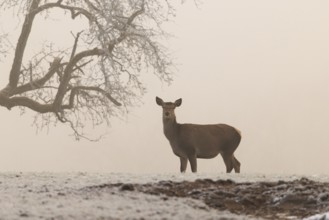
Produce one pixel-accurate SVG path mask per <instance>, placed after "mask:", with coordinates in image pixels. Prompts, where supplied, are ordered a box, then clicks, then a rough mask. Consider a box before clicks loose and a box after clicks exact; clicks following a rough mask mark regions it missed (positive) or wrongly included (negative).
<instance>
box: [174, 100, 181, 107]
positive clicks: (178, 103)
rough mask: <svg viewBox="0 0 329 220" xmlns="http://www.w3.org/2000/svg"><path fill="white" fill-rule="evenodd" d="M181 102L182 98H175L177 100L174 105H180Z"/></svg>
mask: <svg viewBox="0 0 329 220" xmlns="http://www.w3.org/2000/svg"><path fill="white" fill-rule="evenodd" d="M181 104H182V99H177V100H176V101H175V105H176V107H178V106H180V105H181Z"/></svg>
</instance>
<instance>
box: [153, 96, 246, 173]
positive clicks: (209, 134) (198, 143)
mask: <svg viewBox="0 0 329 220" xmlns="http://www.w3.org/2000/svg"><path fill="white" fill-rule="evenodd" d="M156 103H157V104H158V105H160V106H162V109H163V114H162V120H163V131H164V134H165V136H166V138H167V139H168V140H169V143H170V145H171V148H172V150H173V152H174V154H175V155H176V156H178V157H179V158H180V171H181V172H185V171H186V167H187V161H189V162H190V165H191V169H192V172H196V171H197V158H204V159H210V158H214V157H216V156H217V155H218V154H221V155H222V157H223V160H224V163H225V166H226V172H227V173H230V172H231V171H232V169H233V168H234V170H235V172H236V173H239V172H240V162H239V161H238V160H237V159H236V158H235V156H234V154H233V153H234V151H235V150H236V149H237V147H238V145H239V143H240V141H241V134H240V131H239V130H237V129H236V128H234V127H231V126H229V125H226V124H212V125H198V124H179V123H177V121H176V116H175V108H176V107H178V106H180V105H181V104H182V99H178V100H176V101H175V102H174V103H172V102H164V101H163V100H162V99H160V98H159V97H156Z"/></svg>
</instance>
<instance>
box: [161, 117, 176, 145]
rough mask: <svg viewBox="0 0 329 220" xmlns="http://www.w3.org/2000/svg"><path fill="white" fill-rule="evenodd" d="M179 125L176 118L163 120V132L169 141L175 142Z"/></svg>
mask: <svg viewBox="0 0 329 220" xmlns="http://www.w3.org/2000/svg"><path fill="white" fill-rule="evenodd" d="M178 128H179V124H178V123H177V121H176V118H173V119H163V132H164V134H165V136H166V138H167V139H168V140H169V141H173V140H174V139H175V138H176V136H177V133H178Z"/></svg>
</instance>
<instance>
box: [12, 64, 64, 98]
mask: <svg viewBox="0 0 329 220" xmlns="http://www.w3.org/2000/svg"><path fill="white" fill-rule="evenodd" d="M61 60H62V59H61V58H55V59H54V61H53V62H52V64H51V65H50V68H49V70H48V73H47V74H45V75H44V76H43V77H42V78H40V79H37V80H33V81H31V82H29V83H26V84H24V85H22V86H19V87H17V88H16V89H14V90H13V91H12V93H11V94H8V96H12V95H17V94H21V93H24V92H27V91H31V90H35V89H39V88H41V87H42V86H43V85H44V84H45V83H46V82H47V81H48V80H49V79H50V78H51V77H52V76H53V75H54V74H55V73H56V72H57V71H58V68H59V67H60V66H61V63H60V62H61Z"/></svg>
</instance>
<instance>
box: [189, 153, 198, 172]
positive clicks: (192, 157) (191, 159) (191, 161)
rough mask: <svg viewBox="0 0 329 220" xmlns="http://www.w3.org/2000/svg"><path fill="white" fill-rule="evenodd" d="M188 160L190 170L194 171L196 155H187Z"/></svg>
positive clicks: (195, 169)
mask: <svg viewBox="0 0 329 220" xmlns="http://www.w3.org/2000/svg"><path fill="white" fill-rule="evenodd" d="M188 160H189V161H190V164H191V170H192V172H193V173H196V171H197V163H196V155H191V156H189V157H188Z"/></svg>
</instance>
